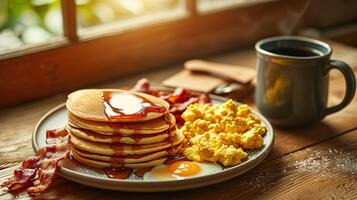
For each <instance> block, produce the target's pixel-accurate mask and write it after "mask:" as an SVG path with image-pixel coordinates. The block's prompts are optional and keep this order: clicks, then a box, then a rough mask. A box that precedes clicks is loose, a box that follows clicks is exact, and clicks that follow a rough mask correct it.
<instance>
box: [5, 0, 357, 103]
mask: <svg viewBox="0 0 357 200" xmlns="http://www.w3.org/2000/svg"><path fill="white" fill-rule="evenodd" d="M327 1H338V0H327ZM306 2H311V4H312V3H315V2H319V1H310V0H76V1H75V0H0V36H1V37H0V107H3V106H6V105H11V104H16V103H20V102H24V101H27V100H31V99H34V98H39V97H43V96H46V95H51V94H55V93H58V92H61V91H65V90H73V89H77V88H81V87H85V86H86V85H89V84H94V83H97V82H100V81H103V80H108V79H110V78H119V77H123V76H126V75H128V74H133V73H135V72H140V71H143V70H149V69H152V68H155V67H158V66H164V65H169V64H173V63H178V62H182V61H184V60H186V59H189V58H199V57H202V56H206V55H212V54H214V53H217V52H221V51H223V50H229V49H235V48H239V47H244V46H247V45H251V44H253V43H254V42H255V41H257V40H258V39H260V38H263V37H268V36H272V35H278V34H284V33H286V32H284V28H286V27H287V26H288V27H289V26H290V25H291V24H293V25H294V27H295V25H296V27H298V26H313V25H314V24H316V21H317V20H319V19H320V18H322V17H320V18H319V16H318V17H315V15H316V14H319V13H322V11H321V12H314V9H311V12H310V13H309V15H307V16H308V17H307V18H305V20H304V21H303V22H300V23H296V21H297V20H296V19H298V20H299V19H301V18H300V17H301V16H302V15H301V10H304V9H303V8H304V7H306ZM324 2H325V1H324ZM338 2H340V1H338ZM353 2H354V1H344V4H343V6H344V7H343V8H350V9H351V10H352V11H354V10H355V9H353V8H355V7H354V6H351V4H354V3H353ZM316 4H317V6H315V7H314V8H315V10H316V9H319V8H320V7H319V6H320V4H318V3H316ZM331 9H335V7H331ZM308 10H309V9H308ZM352 11H351V12H352ZM324 13H327V14H330V13H332V11H331V12H330V11H328V12H327V11H325V12H324ZM353 13H355V12H353ZM5 97H6V98H5Z"/></svg>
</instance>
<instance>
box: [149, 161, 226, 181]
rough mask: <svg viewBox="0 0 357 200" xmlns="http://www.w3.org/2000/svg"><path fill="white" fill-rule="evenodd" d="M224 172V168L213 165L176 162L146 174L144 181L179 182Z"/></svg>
mask: <svg viewBox="0 0 357 200" xmlns="http://www.w3.org/2000/svg"><path fill="white" fill-rule="evenodd" d="M219 171H222V167H221V166H220V165H217V164H213V163H198V162H192V161H176V162H173V163H170V164H162V165H158V166H156V167H154V168H153V169H152V170H151V171H149V172H146V173H145V174H144V176H143V178H144V180H157V181H160V180H179V179H185V178H192V177H198V176H204V175H209V174H213V173H216V172H219Z"/></svg>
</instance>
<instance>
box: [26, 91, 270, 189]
mask: <svg viewBox="0 0 357 200" xmlns="http://www.w3.org/2000/svg"><path fill="white" fill-rule="evenodd" d="M209 95H210V97H211V99H212V100H217V101H222V102H225V101H227V100H229V98H225V97H221V96H217V95H212V94H209ZM234 101H235V102H236V103H237V104H238V105H243V103H241V102H238V101H236V100H234ZM65 106H66V103H65V102H64V103H61V104H59V105H57V106H55V107H53V108H52V109H50V110H49V111H48V112H46V114H44V115H43V116H42V117H41V118H40V120H39V121H38V122H37V124H36V126H35V128H34V131H33V133H32V147H33V149H34V150H35V152H37V151H38V149H39V147H38V145H37V143H36V135H37V133H38V129H39V127H40V126H41V125H42V123H43V121H45V120H46V119H47V117H48V116H49V115H51V114H53V113H55V112H56V111H58V110H60V109H66V107H65ZM251 111H252V112H253V113H254V114H255V115H257V116H258V117H259V119H260V120H261V121H262V122H263V123H264V125H265V126H266V127H267V130H268V131H269V132H270V133H271V134H269V135H270V140H269V141H270V143H269V144H267V145H265V146H264V147H263V149H262V150H261V151H260V152H259V153H258V154H257V155H256V157H254V158H253V159H252V160H249V161H246V162H243V163H241V164H238V165H236V166H232V167H229V168H226V169H224V170H222V171H220V172H216V173H213V174H209V175H204V176H198V177H190V178H186V179H180V180H162V181H153V180H133V179H106V178H103V177H96V176H91V175H88V174H84V173H80V172H77V171H73V170H69V169H67V168H63V167H60V168H59V170H58V172H59V175H61V176H62V177H64V178H66V177H67V176H76V177H83V178H86V179H91V180H93V181H104V182H107V183H108V182H110V183H112V184H125V185H148V184H149V185H152V184H172V183H178V182H180V183H187V182H195V181H197V180H202V179H208V180H210V179H211V178H212V177H215V176H219V177H225V178H223V180H221V179H222V178H221V179H219V180H218V179H217V181H216V183H217V182H221V181H224V180H228V179H230V178H233V177H236V176H239V175H241V174H243V173H245V172H247V171H249V170H251V169H252V168H254V167H256V166H257V165H258V164H260V163H261V162H262V161H263V160H265V158H266V157H267V155H268V154H269V153H270V151H271V149H272V148H273V145H274V142H275V133H274V130H273V127H272V125H271V124H270V122H269V121H268V120H267V119H266V118H265V117H264V116H263V115H262V114H260V113H259V112H258V111H255V110H254V109H251ZM257 159H258V160H257ZM253 160H257V161H256V162H253V164H252V161H253ZM250 165H251V166H250ZM239 168H243V169H241V171H237V170H238V169H239ZM67 179H68V178H67ZM212 182H214V181H211V182H210V183H212ZM202 184H204V183H202ZM208 184H209V183H208ZM208 184H206V185H208ZM212 184H213V183H212ZM196 187H200V186H196ZM103 188H105V187H103ZM186 188H193V187H186ZM160 191H161V190H160ZM162 191H172V190H162Z"/></svg>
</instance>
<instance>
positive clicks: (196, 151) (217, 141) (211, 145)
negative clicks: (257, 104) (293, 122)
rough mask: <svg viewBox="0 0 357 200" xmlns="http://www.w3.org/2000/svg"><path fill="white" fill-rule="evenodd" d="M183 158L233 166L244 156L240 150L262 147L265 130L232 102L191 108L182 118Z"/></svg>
mask: <svg viewBox="0 0 357 200" xmlns="http://www.w3.org/2000/svg"><path fill="white" fill-rule="evenodd" d="M182 118H183V119H184V120H185V124H184V126H183V127H182V128H181V131H182V133H183V134H184V135H185V141H184V146H183V148H182V152H183V154H184V155H185V156H186V157H187V158H188V159H190V160H193V161H196V162H204V161H209V162H215V163H219V164H221V165H223V166H232V165H237V164H239V163H240V162H241V160H242V159H244V158H246V157H247V156H248V154H247V152H245V151H244V149H256V148H259V147H261V146H262V144H263V137H262V136H264V134H265V132H266V128H265V127H264V126H262V125H261V122H260V120H259V118H258V117H257V116H255V115H253V114H252V113H251V112H250V108H249V106H247V105H240V106H238V105H237V104H236V103H235V102H234V101H233V100H228V101H227V102H225V103H224V104H221V105H213V106H212V105H208V104H191V105H189V106H188V108H187V109H186V111H185V112H184V113H183V114H182Z"/></svg>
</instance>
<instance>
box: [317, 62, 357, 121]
mask: <svg viewBox="0 0 357 200" xmlns="http://www.w3.org/2000/svg"><path fill="white" fill-rule="evenodd" d="M331 69H337V70H339V71H340V72H341V73H342V74H343V76H344V78H345V81H346V93H345V97H344V98H343V100H342V102H341V103H340V104H337V105H335V106H332V107H327V108H325V109H324V110H323V116H326V115H329V114H332V113H334V112H337V111H339V110H341V109H343V108H344V107H346V106H347V105H348V104H349V103H350V102H351V101H352V99H353V97H354V95H355V92H356V78H355V75H354V72H353V70H352V68H351V67H350V66H349V65H348V64H346V63H345V62H342V61H339V60H330V63H329V65H327V68H326V71H327V73H328V72H329V71H330V70H331Z"/></svg>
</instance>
